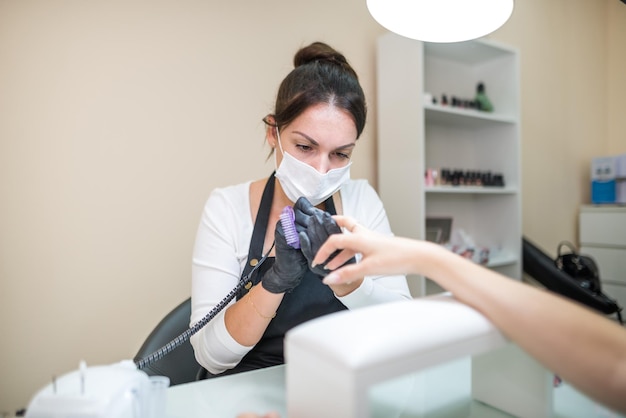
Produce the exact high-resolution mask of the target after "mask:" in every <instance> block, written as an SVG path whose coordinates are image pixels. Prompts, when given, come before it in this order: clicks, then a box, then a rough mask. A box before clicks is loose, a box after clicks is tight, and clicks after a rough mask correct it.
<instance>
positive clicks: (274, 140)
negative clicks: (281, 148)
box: [265, 125, 278, 148]
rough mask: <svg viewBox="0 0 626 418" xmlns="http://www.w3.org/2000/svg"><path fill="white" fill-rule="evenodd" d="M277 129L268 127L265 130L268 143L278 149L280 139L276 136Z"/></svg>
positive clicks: (271, 126)
mask: <svg viewBox="0 0 626 418" xmlns="http://www.w3.org/2000/svg"><path fill="white" fill-rule="evenodd" d="M276 129H278V128H277V127H276V126H273V125H267V127H266V128H265V138H266V139H267V143H268V144H269V145H270V147H272V148H276V146H277V144H278V137H277V135H276Z"/></svg>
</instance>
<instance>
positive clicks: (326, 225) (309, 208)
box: [293, 197, 355, 277]
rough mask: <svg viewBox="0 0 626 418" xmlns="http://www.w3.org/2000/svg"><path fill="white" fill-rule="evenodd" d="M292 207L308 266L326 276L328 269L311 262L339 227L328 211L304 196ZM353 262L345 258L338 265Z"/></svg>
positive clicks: (337, 232)
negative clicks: (316, 205)
mask: <svg viewBox="0 0 626 418" xmlns="http://www.w3.org/2000/svg"><path fill="white" fill-rule="evenodd" d="M293 209H294V212H295V215H296V229H297V230H298V236H299V238H300V247H301V249H302V253H303V254H304V256H305V257H306V259H307V260H308V261H309V268H310V269H311V270H312V271H313V272H314V273H315V274H317V275H318V276H322V277H323V276H326V275H327V274H328V273H329V271H328V270H326V269H325V268H324V266H322V265H318V266H315V265H314V264H313V263H312V262H313V258H314V257H315V254H317V251H318V250H319V249H320V247H321V246H322V244H324V242H325V241H326V240H327V239H328V237H329V236H330V235H332V234H340V233H341V228H339V226H338V225H337V222H335V220H334V219H333V218H332V216H331V215H330V213H328V212H324V211H323V210H320V209H318V208H316V207H315V206H313V205H312V204H311V202H309V201H308V200H307V199H306V198H304V197H301V198H299V199H298V201H297V202H296V204H295V205H294V207H293ZM335 255H336V254H331V256H330V257H329V259H328V260H332V259H333V257H334V256H335ZM354 262H355V259H354V258H352V259H350V260H345V261H344V262H343V263H342V264H340V265H343V264H344V263H354ZM337 267H338V266H337Z"/></svg>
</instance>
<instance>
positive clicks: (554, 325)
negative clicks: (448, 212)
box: [411, 242, 626, 412]
mask: <svg viewBox="0 0 626 418" xmlns="http://www.w3.org/2000/svg"><path fill="white" fill-rule="evenodd" d="M411 258H412V259H413V260H414V263H415V264H414V269H415V272H417V273H420V274H424V275H425V276H427V277H429V278H430V279H431V280H434V281H435V282H437V283H438V284H439V285H440V286H442V287H443V288H445V289H447V290H449V291H451V292H452V293H453V294H454V296H455V297H456V298H457V299H459V300H460V301H461V302H464V303H466V304H468V305H469V306H471V307H473V308H474V309H476V310H478V311H480V312H481V313H482V314H483V315H485V316H486V317H487V318H489V320H490V321H491V322H493V323H494V325H496V327H498V328H499V329H500V330H501V331H502V332H503V333H504V334H505V335H506V336H507V337H509V338H510V339H511V340H512V341H514V342H515V343H516V344H518V345H519V346H520V347H522V348H523V349H524V350H526V351H527V352H528V353H529V354H530V355H531V356H533V357H535V358H536V359H537V360H539V361H540V362H541V363H543V364H544V365H545V366H546V367H547V368H549V369H551V370H552V371H554V372H556V373H558V374H559V375H560V376H561V377H563V378H564V379H565V380H566V381H568V382H570V383H571V384H573V385H574V386H576V387H578V388H579V389H580V390H582V391H583V392H585V393H588V394H590V395H591V396H593V397H594V398H596V399H598V400H600V401H602V402H603V403H606V404H607V405H609V406H612V407H614V408H617V409H619V410H620V411H622V412H624V411H626V330H624V329H623V328H622V327H620V326H619V325H617V324H616V323H614V322H612V321H610V320H608V319H606V318H602V317H601V316H600V315H599V314H597V313H595V312H593V311H591V310H589V309H588V308H586V307H583V306H580V305H578V304H577V303H574V302H571V301H569V300H566V299H564V298H562V297H560V296H557V295H555V294H553V293H549V292H547V291H544V290H540V289H537V288H534V287H532V286H529V285H526V284H523V283H520V282H518V281H516V280H513V279H510V278H508V277H505V276H502V275H500V274H498V273H496V272H494V271H492V270H489V269H486V268H484V267H482V266H479V265H477V264H474V263H473V262H471V261H469V260H467V259H464V258H462V257H460V256H457V255H456V254H453V253H451V252H449V251H448V250H446V249H444V248H442V247H439V246H436V245H434V244H431V243H426V242H416V244H415V247H414V248H413V251H412V256H411Z"/></svg>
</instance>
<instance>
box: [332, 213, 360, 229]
mask: <svg viewBox="0 0 626 418" xmlns="http://www.w3.org/2000/svg"><path fill="white" fill-rule="evenodd" d="M333 219H334V220H335V221H336V222H337V225H339V226H340V227H341V228H345V229H346V230H348V231H350V232H355V229H356V228H357V227H358V226H359V223H358V222H357V221H356V219H354V218H351V217H349V216H343V215H335V216H333Z"/></svg>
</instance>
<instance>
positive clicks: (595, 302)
mask: <svg viewBox="0 0 626 418" xmlns="http://www.w3.org/2000/svg"><path fill="white" fill-rule="evenodd" d="M522 260H523V261H522V265H523V269H524V272H525V273H526V274H528V275H529V276H530V277H532V278H533V279H535V280H537V281H538V282H539V283H541V284H542V285H543V286H545V287H546V289H548V290H551V291H552V292H555V293H559V294H561V295H563V296H565V297H567V298H570V299H573V300H575V301H577V302H580V303H582V304H584V305H587V306H588V307H590V308H592V309H595V310H596V311H599V312H601V313H603V314H605V315H611V314H617V317H618V320H619V322H620V323H621V322H622V317H621V311H622V308H621V307H620V306H619V305H618V304H617V302H616V301H615V300H613V299H611V298H610V297H608V296H607V295H605V294H604V293H602V292H601V291H600V292H593V291H591V290H590V289H589V288H587V287H583V286H581V285H580V284H579V283H578V282H577V281H576V280H574V279H573V278H571V277H570V276H569V275H568V274H567V273H565V272H563V271H561V270H559V269H558V268H557V267H556V266H555V264H554V260H553V259H552V258H550V257H549V256H548V255H547V254H546V253H544V252H543V251H542V250H540V249H539V247H537V246H536V245H535V244H533V243H532V242H530V241H529V240H528V239H526V238H522Z"/></svg>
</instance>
